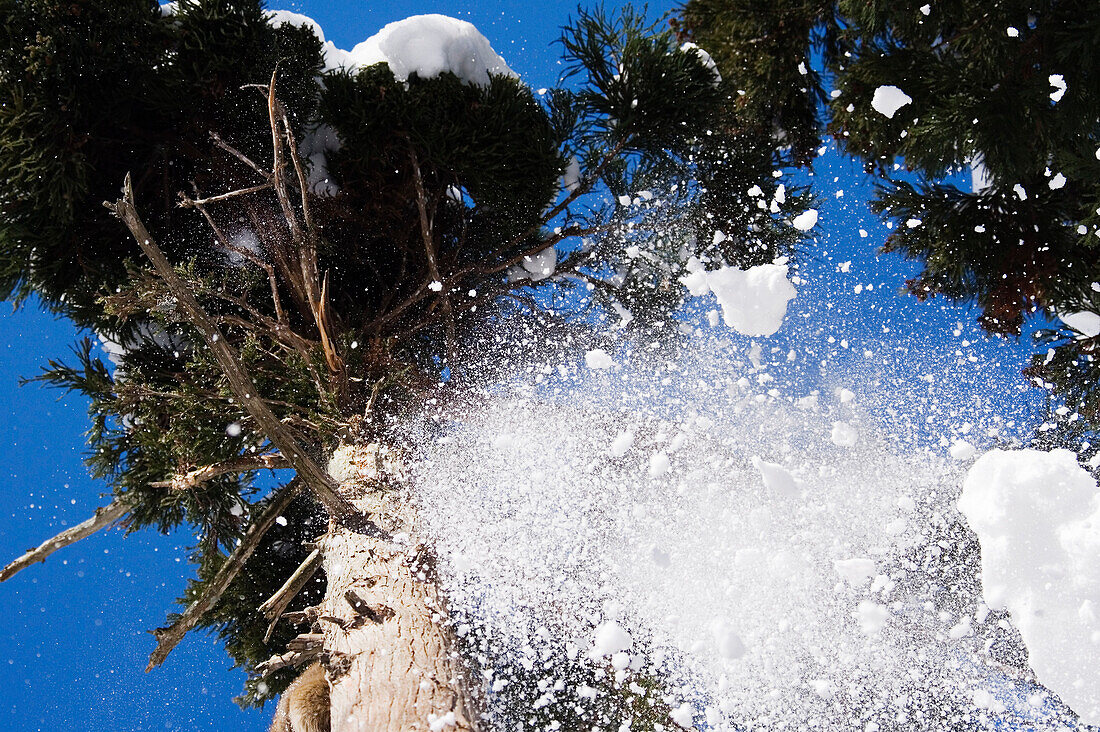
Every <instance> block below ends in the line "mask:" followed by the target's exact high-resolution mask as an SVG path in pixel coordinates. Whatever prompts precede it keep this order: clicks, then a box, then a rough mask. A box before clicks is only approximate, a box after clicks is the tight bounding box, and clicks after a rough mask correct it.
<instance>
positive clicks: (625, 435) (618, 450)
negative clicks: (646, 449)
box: [608, 430, 634, 458]
mask: <svg viewBox="0 0 1100 732" xmlns="http://www.w3.org/2000/svg"><path fill="white" fill-rule="evenodd" d="M633 445H634V433H633V432H631V431H630V430H624V431H623V432H620V433H619V434H618V435H616V436H615V441H614V442H612V443H611V447H610V449H608V452H609V453H611V457H617V458H620V457H622V456H623V455H625V454H626V453H627V451H629V450H630V448H631V446H633Z"/></svg>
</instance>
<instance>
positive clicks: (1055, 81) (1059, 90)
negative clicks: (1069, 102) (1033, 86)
mask: <svg viewBox="0 0 1100 732" xmlns="http://www.w3.org/2000/svg"><path fill="white" fill-rule="evenodd" d="M1047 81H1049V82H1050V85H1051V86H1052V87H1054V91H1052V92H1051V93H1050V101H1052V102H1054V103H1055V104H1057V103H1058V102H1060V101H1062V96H1063V95H1065V93H1066V89H1068V88H1069V87H1067V86H1066V80H1065V79H1064V78H1063V77H1062V75H1061V74H1051V75H1050V76H1048V77H1047Z"/></svg>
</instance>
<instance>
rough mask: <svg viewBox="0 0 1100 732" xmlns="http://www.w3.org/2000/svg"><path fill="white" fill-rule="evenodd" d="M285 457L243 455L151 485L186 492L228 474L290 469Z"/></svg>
mask: <svg viewBox="0 0 1100 732" xmlns="http://www.w3.org/2000/svg"><path fill="white" fill-rule="evenodd" d="M289 467H290V463H288V462H287V461H286V460H285V459H283V456H282V455H280V454H279V453H277V452H274V453H268V454H266V455H242V456H241V457H238V458H233V459H232V460H224V461H222V462H220V463H214V464H213V465H204V466H203V467H201V468H197V469H195V470H191V471H188V472H186V473H183V474H181V475H176V476H174V477H173V478H172V479H171V480H157V481H154V482H152V483H150V484H149V485H150V486H152V487H153V488H171V489H172V490H177V491H185V490H189V489H191V488H197V487H198V486H200V485H202V484H203V483H205V482H206V481H208V480H211V479H212V478H216V477H218V476H219V475H226V474H227V473H245V472H248V471H251V470H264V469H268V470H277V469H279V468H289Z"/></svg>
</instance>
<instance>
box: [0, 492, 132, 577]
mask: <svg viewBox="0 0 1100 732" xmlns="http://www.w3.org/2000/svg"><path fill="white" fill-rule="evenodd" d="M127 510H128V507H127V505H126V504H125V503H124V502H123V501H122V500H121V499H118V498H116V499H115V500H114V502H112V503H110V504H108V505H106V506H101V507H100V508H97V509H96V510H95V515H93V516H92V517H91V518H90V519H88V520H87V521H83V522H81V523H79V524H77V525H76V526H72V527H70V528H68V529H65V530H64V531H62V532H61V533H60V534H58V535H57V536H55V537H53V538H52V539H47V540H46V541H44V542H42V543H41V544H39V545H38V546H37V547H35V548H34V549H31V550H30V551H28V552H27V553H26V554H24V555H23V556H21V557H19V558H18V559H16V560H14V561H12V562H11V563H10V564H8V566H6V567H4V569H3V570H0V582H3V581H4V580H7V579H10V578H11V577H12V576H14V575H15V573H16V572H18V571H20V570H21V569H25V568H26V567H29V566H30V565H32V564H34V563H35V562H44V561H46V557H48V556H50V555H51V554H53V553H54V552H55V551H57V550H58V549H62V548H64V547H67V546H69V545H70V544H75V543H76V542H78V541H80V540H81V539H84V538H87V537H89V536H91V535H92V534H94V533H96V532H97V531H99V530H100V529H103V528H106V527H108V526H110V525H111V524H113V523H115V522H116V521H118V520H119V519H120V518H122V517H123V516H125V515H126V511H127Z"/></svg>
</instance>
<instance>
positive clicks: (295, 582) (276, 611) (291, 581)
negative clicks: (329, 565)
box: [258, 549, 323, 643]
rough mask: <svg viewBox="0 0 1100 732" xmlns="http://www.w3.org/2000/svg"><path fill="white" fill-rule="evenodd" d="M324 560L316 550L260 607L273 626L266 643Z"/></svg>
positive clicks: (270, 627) (265, 641)
mask: <svg viewBox="0 0 1100 732" xmlns="http://www.w3.org/2000/svg"><path fill="white" fill-rule="evenodd" d="M322 559H323V557H322V556H321V552H320V550H318V549H314V550H313V551H312V552H310V554H309V556H308V557H306V559H305V561H304V562H302V563H301V564H300V565H299V566H298V568H297V569H296V570H294V573H293V574H292V575H290V577H289V578H288V579H287V581H286V582H284V583H283V586H282V587H280V588H279V589H278V591H276V593H275V594H274V595H272V596H271V597H269V598H268V599H266V600H264V602H263V604H262V605H260V607H259V608H258V609H259V611H260V612H261V613H263V614H264V616H265V617H266V618H267V619H268V620H270V621H271V624H270V625H268V626H267V633H266V634H265V635H264V643H267V642H268V641H269V640H270V639H271V633H272V632H273V631H274V630H275V624H276V623H278V622H279V618H280V617H282V614H283V612H284V611H285V610H286V608H287V605H289V604H290V602H291V600H293V599H294V598H295V597H297V596H298V593H299V592H301V591H302V589H303V588H304V587H305V586H306V583H307V582H309V581H310V580H311V579H313V575H315V574H317V570H318V569H320V568H321V562H322Z"/></svg>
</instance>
